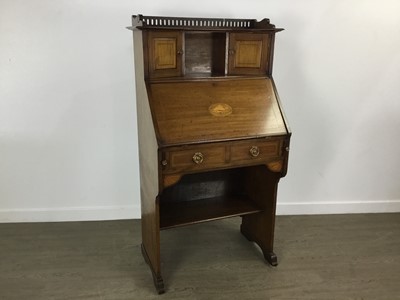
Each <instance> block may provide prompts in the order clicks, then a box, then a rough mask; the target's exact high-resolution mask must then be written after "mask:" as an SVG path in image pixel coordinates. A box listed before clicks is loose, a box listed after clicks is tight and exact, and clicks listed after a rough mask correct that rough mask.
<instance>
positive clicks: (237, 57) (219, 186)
mask: <svg viewBox="0 0 400 300" xmlns="http://www.w3.org/2000/svg"><path fill="white" fill-rule="evenodd" d="M132 21H133V24H132V27H129V28H130V29H132V30H133V37H134V57H135V70H136V99H137V118H138V135H139V159H140V187H141V207H142V252H143V256H144V258H145V260H146V262H147V263H148V264H149V266H150V268H151V271H152V274H153V279H154V283H155V286H156V288H157V291H158V292H159V293H163V292H164V283H163V279H162V276H161V266H160V265H161V264H160V230H163V229H169V228H174V227H177V226H183V225H190V224H196V223H200V222H205V221H211V220H217V219H222V218H228V217H233V216H241V218H242V224H241V227H240V230H241V232H242V234H243V235H244V236H245V237H246V238H247V239H248V240H250V241H254V242H255V243H257V244H258V245H259V247H260V248H261V250H262V252H263V254H264V257H265V259H266V260H267V261H268V262H269V263H270V264H271V265H273V266H276V265H277V257H276V255H275V254H274V252H273V243H274V224H275V208H276V195H277V186H278V182H279V179H280V178H281V177H283V176H285V175H286V170H287V164H288V152H289V141H290V135H291V133H290V129H289V128H288V125H287V121H286V119H285V117H284V114H283V111H282V106H281V104H280V101H279V97H278V93H277V90H276V87H275V84H274V81H273V78H272V62H273V53H274V51H273V50H274V40H275V33H276V32H278V31H281V30H282V29H278V28H275V26H274V25H272V24H270V22H269V20H268V19H263V20H262V21H259V22H257V21H256V20H251V19H209V18H175V17H154V16H143V15H135V16H133V17H132Z"/></svg>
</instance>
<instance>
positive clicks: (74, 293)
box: [0, 214, 400, 300]
mask: <svg viewBox="0 0 400 300" xmlns="http://www.w3.org/2000/svg"><path fill="white" fill-rule="evenodd" d="M239 223H240V218H232V219H226V220H223V221H216V222H210V223H205V224H201V225H194V226H188V227H181V228H177V229H171V230H166V231H163V232H162V233H161V244H162V246H161V247H162V248H161V249H162V268H163V276H164V281H165V284H166V289H167V291H166V294H164V295H157V294H156V291H155V289H154V287H153V282H152V279H151V274H150V270H149V269H148V267H147V265H146V264H145V262H144V260H143V258H142V256H141V251H140V240H141V238H140V232H141V231H140V221H139V220H128V221H104V222H70V223H34V224H0V299H1V300H6V299H7V300H8V299H18V300H24V299H29V300H32V299H41V300H42V299H140V300H141V299H207V300H209V299H400V214H365V215H332V216H281V217H278V219H277V228H276V235H275V250H276V253H277V254H278V259H279V266H278V267H276V268H273V267H270V266H268V265H267V264H266V263H265V262H264V261H263V258H262V254H261V251H260V250H259V249H258V248H257V247H256V246H255V245H254V244H252V243H250V242H248V241H247V240H246V239H245V238H244V237H243V236H242V235H241V234H240V233H239Z"/></svg>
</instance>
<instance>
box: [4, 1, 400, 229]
mask: <svg viewBox="0 0 400 300" xmlns="http://www.w3.org/2000/svg"><path fill="white" fill-rule="evenodd" d="M399 11H400V2H398V1H397V0H392V1H391V0H384V1H372V0H364V1H358V0H352V1H350V0H348V1H344V0H342V1H337V0H329V1H317V0H314V1H311V0H309V1H289V0H284V1H266V0H258V1H236V0H235V1H233V0H230V1H228V0H224V1H214V0H213V1H211V0H203V1H177V0H174V1H161V0H157V1H154V0H153V1H147V2H146V1H141V2H138V1H128V0H124V1H111V0H100V1H99V0H97V1H95V0H92V1H89V0H88V1H78V0H75V1H71V0H68V1H67V0H60V1H51V0H37V1H22V0H1V1H0V221H1V222H10V221H13V222H20V221H61V220H94V219H118V218H138V217H140V201H139V182H138V178H139V176H138V159H137V144H136V138H137V133H136V117H135V114H136V110H135V96H134V95H135V90H134V74H133V66H132V64H133V58H132V36H131V32H130V31H128V30H126V29H125V28H124V27H125V26H127V25H130V16H131V15H132V14H137V13H141V14H144V15H167V16H199V17H232V18H235V17H237V18H257V19H261V18H263V17H269V18H270V19H271V21H272V23H274V24H276V25H277V26H279V27H284V28H285V29H286V30H285V31H283V32H282V33H279V34H278V36H277V41H276V51H275V65H274V77H275V80H276V83H277V86H278V90H279V92H280V96H281V98H282V101H283V103H284V107H285V109H286V114H287V116H288V119H289V122H290V124H291V127H292V130H293V137H292V146H291V157H290V164H289V172H288V175H287V177H286V178H284V179H282V180H281V183H280V189H279V194H278V197H279V198H278V203H279V205H278V212H279V213H280V214H303V213H340V212H378V211H400V184H399V182H400V168H399V166H400V156H399V155H400V141H399V135H400V134H399V132H400V99H399V96H400V51H399V49H400V18H399V17H398V12H399Z"/></svg>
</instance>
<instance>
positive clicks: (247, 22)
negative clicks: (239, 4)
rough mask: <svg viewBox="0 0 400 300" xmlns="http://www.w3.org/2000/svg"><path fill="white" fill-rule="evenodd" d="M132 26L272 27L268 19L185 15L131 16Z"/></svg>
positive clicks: (197, 27) (200, 27)
mask: <svg viewBox="0 0 400 300" xmlns="http://www.w3.org/2000/svg"><path fill="white" fill-rule="evenodd" d="M133 26H134V27H143V28H160V27H166V28H174V29H176V28H179V27H185V28H188V27H189V28H190V27H191V28H196V29H230V30H232V29H239V30H240V29H274V28H275V26H273V25H272V24H270V23H269V19H263V20H261V21H259V22H257V20H255V19H223V18H187V17H159V16H143V15H135V16H133Z"/></svg>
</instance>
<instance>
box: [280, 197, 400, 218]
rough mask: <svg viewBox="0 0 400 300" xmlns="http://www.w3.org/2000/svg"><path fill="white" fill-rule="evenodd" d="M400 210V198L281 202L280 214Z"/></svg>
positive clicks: (389, 211) (387, 211)
mask: <svg viewBox="0 0 400 300" xmlns="http://www.w3.org/2000/svg"><path fill="white" fill-rule="evenodd" d="M394 212H400V199H399V200H379V201H330V202H292V203H279V201H278V205H277V214H278V215H326V214H361V213H394Z"/></svg>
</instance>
